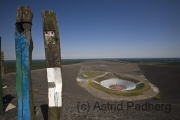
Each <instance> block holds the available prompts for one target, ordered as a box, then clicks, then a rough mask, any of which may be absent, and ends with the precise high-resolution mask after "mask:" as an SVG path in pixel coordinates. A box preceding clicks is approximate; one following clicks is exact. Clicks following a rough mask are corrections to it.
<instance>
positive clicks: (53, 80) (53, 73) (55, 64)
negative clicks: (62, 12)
mask: <svg viewBox="0 0 180 120" xmlns="http://www.w3.org/2000/svg"><path fill="white" fill-rule="evenodd" d="M42 19H43V36H44V47H45V55H46V65H47V80H48V92H49V93H48V98H49V110H48V118H49V120H62V76H61V56H60V38H59V31H58V22H57V17H56V13H54V12H53V11H51V10H48V11H42Z"/></svg>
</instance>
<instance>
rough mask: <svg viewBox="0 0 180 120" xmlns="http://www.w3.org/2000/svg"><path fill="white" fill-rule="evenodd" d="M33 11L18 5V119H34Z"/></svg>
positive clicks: (16, 36)
mask: <svg viewBox="0 0 180 120" xmlns="http://www.w3.org/2000/svg"><path fill="white" fill-rule="evenodd" d="M32 18H33V13H32V11H31V9H30V8H29V6H18V8H17V18H16V27H15V49H16V92H17V98H18V110H17V119H18V120H33V119H34V104H33V91H32V81H31V74H30V66H31V60H32V50H33V42H32V37H31V26H32Z"/></svg>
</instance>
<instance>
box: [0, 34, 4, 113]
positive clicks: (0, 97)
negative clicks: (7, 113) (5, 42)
mask: <svg viewBox="0 0 180 120" xmlns="http://www.w3.org/2000/svg"><path fill="white" fill-rule="evenodd" d="M0 114H4V110H3V95H2V52H1V37H0Z"/></svg>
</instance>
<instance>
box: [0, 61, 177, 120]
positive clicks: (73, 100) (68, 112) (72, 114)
mask: <svg viewBox="0 0 180 120" xmlns="http://www.w3.org/2000/svg"><path fill="white" fill-rule="evenodd" d="M99 62H100V61H99ZM103 62H104V61H103ZM103 62H102V63H101V64H102V65H101V67H107V66H103ZM92 64H93V62H92ZM112 66H114V67H115V65H113V63H112ZM139 68H140V70H141V71H142V72H143V73H144V75H145V77H146V78H147V79H148V80H149V81H151V82H152V83H153V84H155V85H156V86H157V87H159V89H160V91H162V92H163V94H162V96H161V97H162V98H161V99H160V100H152V99H150V100H142V101H136V102H132V103H130V102H127V101H120V102H113V101H107V100H103V99H100V98H97V97H94V96H93V95H91V94H90V93H88V92H87V91H86V90H85V89H83V88H82V87H81V86H79V85H78V83H77V81H76V78H77V76H78V73H79V70H80V66H79V65H63V66H62V77H63V119H64V120H120V119H122V120H145V119H151V120H158V119H164V120H165V119H167V120H174V119H180V103H179V102H178V101H180V96H179V94H178V93H179V92H178V91H180V86H179V80H180V76H179V74H178V73H180V72H179V70H180V68H179V67H178V68H176V67H163V66H149V65H143V66H142V65H141V66H139ZM115 69H118V68H115ZM136 69H138V68H136ZM31 73H32V81H33V91H34V106H35V111H36V119H37V120H47V113H48V111H47V108H48V105H47V104H48V94H47V91H48V87H47V78H46V70H45V69H42V70H33V71H32V72H31ZM137 73H138V72H137ZM134 74H135V73H134ZM4 79H5V81H4V84H5V85H7V86H8V87H7V88H6V89H3V95H4V96H6V99H7V100H9V101H7V102H10V103H11V104H13V105H15V106H16V107H17V98H16V91H15V73H9V74H7V75H6V76H5V78H4ZM164 81H166V82H164ZM167 82H170V83H169V84H168V83H167ZM174 82H175V83H174ZM164 85H165V86H166V87H164ZM174 86H175V87H174ZM167 87H168V89H167ZM8 95H9V96H8ZM148 102H149V104H152V106H155V105H156V104H157V105H160V104H164V106H163V107H162V109H161V110H156V109H155V107H154V108H153V109H152V110H151V109H149V110H148V111H146V110H145V108H143V107H142V106H143V105H145V104H146V103H147V104H148ZM78 103H79V109H77V108H78ZM88 104H89V107H88ZM132 104H134V106H133V107H127V105H129V106H130V105H132ZM167 104H170V105H171V110H170V113H168V112H169V111H168V107H169V106H168V105H167ZM98 105H99V106H98ZM121 105H122V106H121ZM135 105H136V106H135ZM138 105H139V106H140V110H138ZM81 108H82V109H81ZM88 108H89V111H88ZM15 119H16V108H15V109H12V110H9V111H8V112H6V113H5V115H0V120H15Z"/></svg>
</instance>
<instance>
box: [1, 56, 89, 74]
mask: <svg viewBox="0 0 180 120" xmlns="http://www.w3.org/2000/svg"><path fill="white" fill-rule="evenodd" d="M83 61H87V59H84V60H81V59H64V60H62V65H69V64H76V63H80V62H83ZM4 64H5V65H6V66H7V72H8V73H11V72H15V71H16V61H15V60H5V61H4ZM43 68H46V61H45V60H32V64H31V70H36V69H43Z"/></svg>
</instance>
